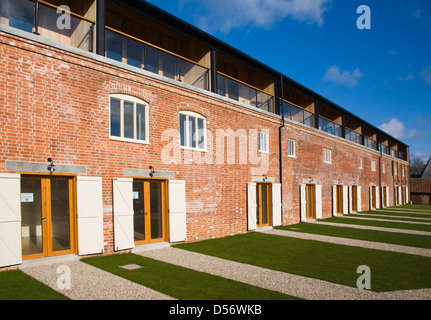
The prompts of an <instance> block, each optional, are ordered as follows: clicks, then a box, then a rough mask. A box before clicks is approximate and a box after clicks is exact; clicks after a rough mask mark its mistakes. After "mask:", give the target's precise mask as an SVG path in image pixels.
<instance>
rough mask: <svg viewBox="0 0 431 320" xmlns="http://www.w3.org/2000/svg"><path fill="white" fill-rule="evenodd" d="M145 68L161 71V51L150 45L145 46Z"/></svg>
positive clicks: (156, 71) (155, 71) (151, 70)
mask: <svg viewBox="0 0 431 320" xmlns="http://www.w3.org/2000/svg"><path fill="white" fill-rule="evenodd" d="M145 70H148V71H150V72H154V73H159V51H158V50H156V49H154V48H152V47H150V46H146V47H145Z"/></svg>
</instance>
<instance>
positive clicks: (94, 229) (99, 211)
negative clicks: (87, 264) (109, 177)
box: [76, 177, 103, 255]
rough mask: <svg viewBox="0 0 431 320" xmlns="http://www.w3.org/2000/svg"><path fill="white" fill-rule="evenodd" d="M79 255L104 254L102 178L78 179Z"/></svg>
mask: <svg viewBox="0 0 431 320" xmlns="http://www.w3.org/2000/svg"><path fill="white" fill-rule="evenodd" d="M76 189H77V204H78V207H77V214H78V254H79V255H84V254H93V253H103V195H102V178H98V177H77V179H76Z"/></svg>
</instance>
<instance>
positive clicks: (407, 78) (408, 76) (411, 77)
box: [397, 72, 415, 81]
mask: <svg viewBox="0 0 431 320" xmlns="http://www.w3.org/2000/svg"><path fill="white" fill-rule="evenodd" d="M397 79H398V80H400V81H410V80H414V79H415V76H414V75H413V74H411V73H410V72H409V73H408V74H407V75H406V76H405V77H401V76H399V77H397Z"/></svg>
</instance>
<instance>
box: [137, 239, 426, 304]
mask: <svg viewBox="0 0 431 320" xmlns="http://www.w3.org/2000/svg"><path fill="white" fill-rule="evenodd" d="M138 254H141V255H143V256H145V257H149V258H153V259H157V260H161V261H164V262H168V263H172V264H176V265H180V266H182V267H186V268H189V269H194V270H197V271H201V272H206V273H209V274H213V275H217V276H221V277H224V278H228V279H231V280H235V281H240V282H244V283H248V284H251V285H254V286H259V287H262V288H266V289H269V290H275V291H279V292H282V293H285V294H288V295H292V296H295V297H299V298H303V299H307V300H381V299H382V300H430V299H431V289H423V290H409V291H396V292H388V293H375V292H372V291H368V290H359V289H357V288H353V287H348V286H343V285H339V284H335V283H331V282H327V281H323V280H318V279H312V278H307V277H302V276H297V275H293V274H289V273H285V272H280V271H274V270H269V269H265V268H261V267H256V266H252V265H248V264H244V263H239V262H234V261H230V260H224V259H220V258H216V257H211V256H207V255H203V254H200V253H195V252H189V251H186V250H181V249H176V248H172V247H171V248H165V249H161V250H153V251H146V252H141V253H138Z"/></svg>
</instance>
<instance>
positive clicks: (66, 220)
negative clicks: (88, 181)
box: [21, 176, 76, 259]
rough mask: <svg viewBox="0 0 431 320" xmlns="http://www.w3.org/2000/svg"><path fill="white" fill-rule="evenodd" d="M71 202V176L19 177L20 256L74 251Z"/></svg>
mask: <svg viewBox="0 0 431 320" xmlns="http://www.w3.org/2000/svg"><path fill="white" fill-rule="evenodd" d="M75 203H76V201H75V179H74V178H70V177H51V176H49V177H46V176H23V177H22V179H21V216H22V254H23V258H24V259H30V258H38V257H45V256H54V255H61V254H69V253H73V252H75V241H76V240H75V234H76V232H75V223H76V222H75V216H76V215H75Z"/></svg>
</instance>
